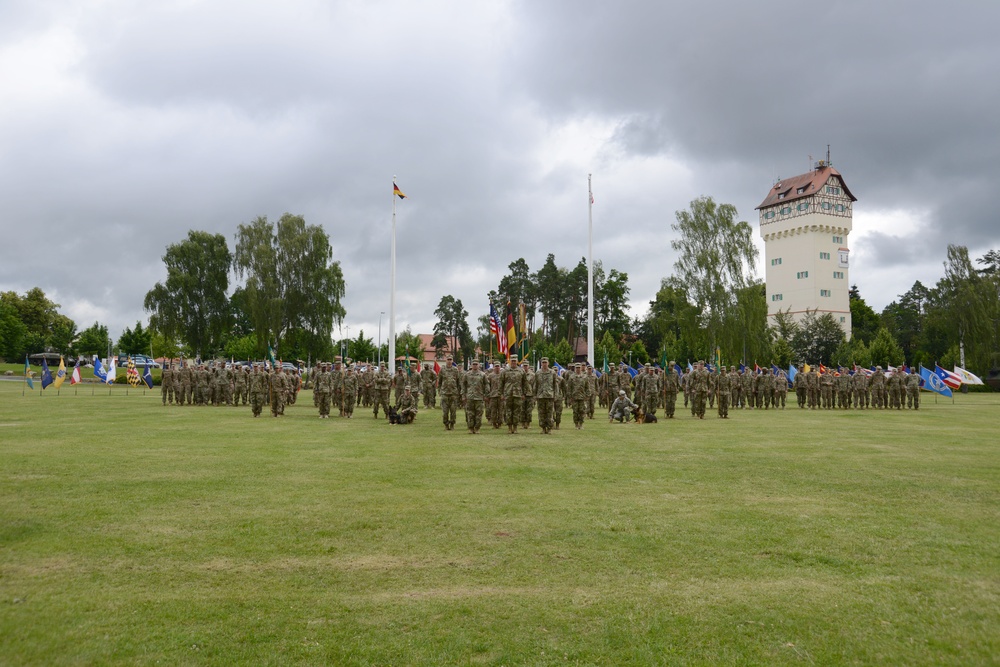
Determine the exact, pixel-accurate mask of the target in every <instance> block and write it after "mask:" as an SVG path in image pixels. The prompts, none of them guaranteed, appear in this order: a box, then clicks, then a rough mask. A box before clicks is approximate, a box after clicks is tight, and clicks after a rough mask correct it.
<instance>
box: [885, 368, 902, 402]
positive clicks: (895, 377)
mask: <svg viewBox="0 0 1000 667" xmlns="http://www.w3.org/2000/svg"><path fill="white" fill-rule="evenodd" d="M886 382H887V384H888V385H889V407H890V408H896V409H897V410H902V409H903V371H902V370H901V369H899V368H897V369H896V370H894V371H893V372H892V375H890V376H889V377H888V378H887V380H886Z"/></svg>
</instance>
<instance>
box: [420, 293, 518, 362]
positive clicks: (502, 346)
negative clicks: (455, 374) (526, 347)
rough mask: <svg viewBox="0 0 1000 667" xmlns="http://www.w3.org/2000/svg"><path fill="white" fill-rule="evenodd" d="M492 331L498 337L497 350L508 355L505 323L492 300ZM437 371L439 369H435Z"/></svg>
mask: <svg viewBox="0 0 1000 667" xmlns="http://www.w3.org/2000/svg"><path fill="white" fill-rule="evenodd" d="M490 333H491V334H493V335H494V336H496V337H497V350H498V351H499V352H500V354H502V355H504V356H506V355H507V335H506V334H505V333H504V330H503V323H502V322H501V321H500V315H499V313H497V309H496V307H495V306H494V305H493V302H492V301H490ZM435 372H437V369H435Z"/></svg>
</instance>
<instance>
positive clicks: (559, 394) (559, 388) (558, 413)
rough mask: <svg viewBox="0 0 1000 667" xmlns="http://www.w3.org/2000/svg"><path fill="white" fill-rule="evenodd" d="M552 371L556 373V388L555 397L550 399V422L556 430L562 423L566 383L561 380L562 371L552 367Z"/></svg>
mask: <svg viewBox="0 0 1000 667" xmlns="http://www.w3.org/2000/svg"><path fill="white" fill-rule="evenodd" d="M553 372H554V373H555V374H556V390H555V397H554V398H553V399H552V423H553V424H554V428H555V429H556V430H557V431H558V430H559V425H560V424H562V413H563V401H564V398H563V397H564V396H565V391H564V390H565V387H566V383H565V382H564V381H563V375H564V373H563V371H560V370H558V369H554V370H553Z"/></svg>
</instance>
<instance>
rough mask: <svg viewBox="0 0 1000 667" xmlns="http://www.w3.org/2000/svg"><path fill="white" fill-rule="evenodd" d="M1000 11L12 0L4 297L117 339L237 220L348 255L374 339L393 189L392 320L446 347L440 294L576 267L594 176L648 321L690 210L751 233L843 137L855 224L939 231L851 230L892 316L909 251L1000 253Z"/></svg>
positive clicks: (1, 190) (480, 296)
mask: <svg viewBox="0 0 1000 667" xmlns="http://www.w3.org/2000/svg"><path fill="white" fill-rule="evenodd" d="M960 4H961V3H960ZM459 10H460V11H459ZM998 14H1000V9H998V8H993V7H992V6H987V7H985V8H984V7H982V6H979V5H978V4H977V6H976V16H978V19H977V20H976V21H973V22H970V21H968V20H967V16H968V13H967V12H964V11H963V9H962V7H961V6H955V5H951V6H948V7H947V8H946V7H944V6H937V5H934V6H931V5H927V6H918V5H914V4H912V3H902V2H900V1H896V2H886V3H875V4H874V5H872V4H871V3H860V2H852V3H846V4H845V3H841V4H838V5H836V6H830V7H828V8H823V7H818V8H814V7H810V8H808V11H807V12H804V13H791V12H788V7H787V5H782V4H779V3H763V4H761V3H757V4H746V3H736V2H732V3H726V4H719V3H715V4H711V5H691V6H681V7H678V6H671V5H664V4H662V3H656V2H639V1H634V2H624V3H616V4H610V5H609V4H607V3H596V2H585V3H578V2H572V3H570V2H551V3H519V2H515V3H511V4H496V5H493V6H490V7H488V8H486V7H469V6H467V5H465V4H462V5H458V4H456V3H452V2H448V1H445V0H442V1H441V2H439V3H430V4H427V5H422V6H421V7H419V8H418V7H411V6H410V5H408V4H406V3H393V2H386V3H373V4H371V5H358V4H356V3H343V4H329V3H325V2H318V1H317V2H312V1H309V0H302V1H299V2H291V3H285V4H284V5H282V7H281V8H280V9H275V8H274V6H272V5H268V4H264V3H246V2H223V3H205V4H198V3H161V4H159V5H156V6H152V5H151V6H148V7H147V6H144V5H142V4H140V5H134V4H133V3H125V2H121V3H111V4H108V3H96V2H95V3H84V4H82V5H80V4H78V3H68V2H67V3H64V4H59V3H55V4H53V5H46V7H45V8H44V9H39V8H38V6H37V3H29V2H22V3H14V4H13V6H12V8H11V11H10V20H6V19H7V16H6V15H5V21H4V24H3V25H2V26H0V38H2V42H0V63H3V62H11V59H12V58H16V59H17V63H18V64H17V67H14V66H11V65H8V66H6V67H5V66H3V65H2V64H0V92H2V93H3V94H4V99H5V100H6V101H7V102H8V103H7V104H6V105H5V108H4V109H3V110H0V121H2V122H0V198H2V200H3V201H5V202H6V210H5V211H4V213H3V229H4V235H5V240H6V242H7V244H8V247H11V248H19V249H24V251H23V252H19V253H10V254H9V255H8V257H9V261H5V262H4V264H3V266H2V267H0V289H17V290H20V291H23V290H25V289H27V288H30V287H32V286H34V285H39V286H41V287H42V288H43V289H45V290H46V291H47V292H54V293H57V294H58V295H59V300H60V302H61V303H63V305H64V310H66V309H70V311H69V312H72V313H74V317H76V319H77V322H78V324H79V325H80V326H81V327H82V326H87V325H89V324H90V323H92V321H93V320H94V319H102V321H107V322H108V323H109V324H111V326H112V330H113V331H120V329H121V328H122V327H124V326H131V325H132V324H134V322H135V320H136V319H140V318H141V319H145V315H144V313H143V312H142V299H143V296H144V295H145V292H146V291H147V290H148V289H149V288H150V287H152V285H153V284H154V283H155V282H156V281H157V280H160V279H162V277H163V273H164V271H163V267H162V263H161V262H160V261H159V257H160V256H161V255H162V254H163V252H164V249H165V247H166V246H167V245H168V244H170V243H175V242H177V241H180V240H181V239H183V238H184V237H185V235H186V234H187V231H188V230H189V229H203V230H206V231H210V232H217V233H222V234H224V235H226V237H227V238H228V239H230V241H231V242H232V240H233V238H234V235H235V232H236V228H237V225H239V224H240V223H245V222H249V221H250V220H252V219H253V218H255V217H256V216H258V215H267V216H268V217H270V218H271V219H277V218H278V217H279V216H280V215H281V214H282V213H284V212H286V211H287V212H292V213H297V214H302V215H304V216H305V218H306V220H307V221H308V222H310V223H314V224H322V225H323V226H324V228H325V229H326V230H327V232H328V233H329V234H330V236H331V240H332V242H333V245H334V255H335V257H336V258H337V259H339V260H340V261H341V262H342V265H343V268H344V274H345V278H346V280H347V298H346V300H345V307H346V309H347V311H348V321H347V324H348V325H349V326H350V327H351V331H352V334H355V333H356V331H357V329H358V328H360V327H364V328H365V330H366V333H368V334H370V335H372V336H375V335H376V331H375V329H376V328H377V322H378V314H379V312H380V311H388V301H389V299H388V293H387V291H388V282H389V280H388V274H389V243H388V231H389V226H390V211H391V195H390V192H389V189H390V180H391V177H392V176H393V174H396V175H398V177H399V184H400V186H401V187H402V188H403V189H404V191H406V192H407V193H408V194H409V195H410V198H409V199H407V200H405V201H402V202H399V203H398V212H399V217H398V223H399V228H398V237H397V240H398V243H399V248H398V266H397V269H398V294H397V310H398V318H397V319H398V328H400V329H401V328H403V327H404V326H406V324H408V323H409V324H411V325H412V326H413V328H414V330H417V331H428V330H429V329H430V327H431V326H432V325H433V319H434V318H433V314H432V313H433V310H434V307H435V306H436V305H437V302H438V300H439V299H440V297H441V296H442V295H444V294H454V295H455V296H456V297H458V298H460V299H462V300H463V302H464V304H465V306H466V308H467V309H468V310H469V311H470V319H472V318H475V317H476V316H478V315H479V314H480V312H481V311H482V310H483V309H484V308H485V306H486V303H485V297H486V292H487V291H488V290H490V289H492V288H494V287H495V286H496V284H497V283H498V282H499V280H500V278H501V277H502V275H503V274H504V273H505V271H506V267H507V264H508V263H510V262H511V261H513V260H514V259H516V258H518V257H521V256H523V257H525V258H526V260H527V261H528V263H529V265H530V266H531V267H532V268H533V269H536V268H538V267H539V266H541V264H542V262H543V261H544V259H545V256H546V255H547V254H548V253H549V252H553V253H555V255H556V259H557V262H558V263H559V264H561V265H563V266H572V265H574V264H575V263H576V261H577V260H578V258H579V257H580V256H581V255H583V254H585V252H586V238H585V228H586V219H587V209H586V200H585V197H586V176H587V174H588V173H591V172H593V173H594V174H595V196H596V198H597V204H596V206H595V210H594V217H595V234H596V238H595V258H596V259H602V260H603V261H604V265H605V268H606V269H610V268H618V269H620V270H623V271H627V272H628V273H629V276H630V279H631V286H632V297H633V301H634V303H635V304H636V305H637V308H638V310H639V312H636V313H634V314H642V312H641V311H642V310H644V307H645V306H644V304H645V302H647V301H648V300H649V299H651V298H653V296H654V295H655V292H656V289H657V288H658V286H659V281H660V279H661V278H662V277H663V276H665V275H668V274H669V273H670V272H671V270H672V264H673V261H674V253H673V251H672V250H671V249H670V235H671V232H670V227H669V225H670V223H671V222H672V221H673V219H674V211H676V210H677V209H680V208H683V207H686V206H687V204H688V203H689V202H690V201H691V200H692V199H694V198H695V197H698V196H700V195H703V194H708V195H712V196H714V197H715V198H716V199H718V200H721V201H726V202H731V203H733V204H735V205H736V206H737V208H738V209H739V211H740V213H741V217H742V218H743V219H746V220H749V221H750V222H752V223H755V214H754V211H753V207H754V206H756V205H757V204H758V203H759V202H760V200H761V199H762V198H763V196H764V194H765V193H766V191H767V189H768V188H769V187H770V185H771V183H772V182H773V180H774V179H775V178H776V177H778V176H785V177H787V176H790V175H793V174H796V173H801V172H802V171H805V170H806V168H807V155H808V154H809V153H812V154H813V156H814V157H817V158H818V157H820V154H821V153H822V152H823V151H825V147H826V144H827V143H830V144H832V145H833V158H834V162H835V164H836V165H837V166H838V167H839V168H840V169H841V171H842V172H843V173H844V176H845V178H846V179H847V182H848V184H849V186H850V187H851V188H852V190H853V191H854V193H855V194H856V195H857V196H858V197H859V199H860V201H859V202H858V204H857V208H856V216H858V215H859V214H863V213H865V212H868V213H880V212H885V213H888V212H892V211H895V210H900V209H902V210H913V211H919V212H920V213H921V218H920V220H921V225H920V226H914V227H913V228H911V229H907V228H900V229H875V230H869V231H867V232H865V233H858V234H856V235H855V236H854V237H852V246H853V247H854V249H855V254H854V258H855V259H856V260H857V261H856V262H854V263H853V264H852V276H851V277H852V281H854V282H859V283H860V284H861V285H862V288H863V290H862V291H863V293H864V294H865V295H866V297H867V298H868V299H869V301H870V302H871V303H872V304H873V305H874V306H875V307H876V308H880V307H881V306H883V305H885V303H888V302H889V301H891V300H892V299H893V298H894V297H895V295H896V294H897V293H898V292H896V291H894V290H895V289H896V287H895V285H894V284H891V283H890V282H889V281H887V280H886V279H885V278H884V275H885V274H883V273H881V269H882V267H883V266H898V267H899V269H900V271H902V272H903V274H904V275H903V278H905V280H906V281H908V283H909V284H912V281H913V280H914V279H917V278H920V279H921V280H922V281H924V282H925V283H932V282H933V280H934V279H932V278H928V277H926V276H924V275H918V274H917V271H918V267H917V265H915V264H914V263H913V262H914V261H915V260H914V257H918V256H919V254H920V252H924V253H925V256H928V255H929V256H932V257H936V256H938V255H940V256H941V257H943V254H944V244H945V243H947V242H958V243H964V244H967V245H969V246H970V248H976V249H986V248H989V247H997V246H1000V229H998V227H997V225H996V224H995V222H994V217H993V213H992V211H991V208H990V206H991V204H992V194H991V189H990V187H989V186H990V185H992V183H994V182H996V181H997V177H998V170H1000V168H998V166H997V165H998V164H1000V132H997V129H998V128H997V121H996V120H995V118H996V114H995V109H996V108H998V106H1000V104H998V103H1000V89H998V88H997V87H996V86H993V85H989V83H988V82H990V81H992V79H993V78H995V77H994V74H995V72H996V71H997V70H998V65H1000V47H997V46H996V45H995V44H994V40H992V39H991V37H990V36H989V35H988V34H987V30H988V28H987V26H989V25H992V24H995V23H996V18H998V16H997V15H998ZM886 219H889V218H886ZM891 219H893V220H897V219H898V216H897V217H894V218H891ZM893 237H895V238H893ZM41 240H44V243H42V242H41ZM863 242H864V243H869V244H870V245H869V247H868V248H861V247H859V246H858V244H860V243H863ZM897 247H905V251H904V254H903V255H901V254H900V252H899V251H898V250H895V249H896V248H897ZM974 254H975V253H974ZM980 254H981V253H980ZM939 264H940V261H939V260H937V259H935V260H934V265H935V270H936V266H938V265H939ZM907 266H909V267H910V270H911V271H913V275H912V276H906V275H905V268H906V267H907ZM866 280H869V281H870V283H871V284H870V285H868V284H866V282H865V281H866ZM908 286H909V285H908V284H907V285H906V286H905V287H904V288H903V290H904V291H905V289H907V288H908ZM385 331H387V323H386V322H385V321H383V335H384V334H385Z"/></svg>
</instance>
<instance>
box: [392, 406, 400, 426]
mask: <svg viewBox="0 0 1000 667" xmlns="http://www.w3.org/2000/svg"><path fill="white" fill-rule="evenodd" d="M402 422H403V420H402V419H400V418H399V411H398V410H396V408H389V423H390V424H401V423H402Z"/></svg>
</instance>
